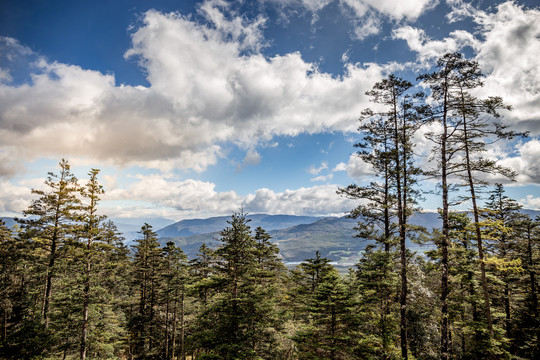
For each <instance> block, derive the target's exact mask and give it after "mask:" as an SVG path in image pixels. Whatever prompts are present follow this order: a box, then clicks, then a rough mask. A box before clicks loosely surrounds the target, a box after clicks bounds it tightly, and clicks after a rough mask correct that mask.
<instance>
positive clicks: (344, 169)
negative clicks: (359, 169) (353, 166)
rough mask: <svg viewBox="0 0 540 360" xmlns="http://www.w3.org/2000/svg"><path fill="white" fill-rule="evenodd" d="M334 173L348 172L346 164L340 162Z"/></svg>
mask: <svg viewBox="0 0 540 360" xmlns="http://www.w3.org/2000/svg"><path fill="white" fill-rule="evenodd" d="M332 171H333V172H338V171H347V164H345V163H344V162H340V163H339V164H337V165H336V167H334V168H333V169H332Z"/></svg>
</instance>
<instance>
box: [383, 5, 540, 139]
mask: <svg viewBox="0 0 540 360" xmlns="http://www.w3.org/2000/svg"><path fill="white" fill-rule="evenodd" d="M448 3H449V5H450V6H451V7H452V9H453V10H452V12H451V13H450V14H449V16H448V19H449V21H450V22H455V21H457V20H459V19H463V18H471V19H472V20H473V21H474V22H475V23H476V24H477V25H478V27H477V29H476V32H475V34H474V35H473V34H471V33H469V32H467V31H463V30H456V31H453V32H451V33H450V34H449V36H448V37H446V38H444V39H442V40H434V39H431V38H430V37H429V36H428V35H427V34H426V33H425V31H424V30H421V29H418V28H414V27H412V26H403V27H400V28H398V29H396V30H394V32H393V37H394V38H395V39H402V40H405V41H406V42H407V45H408V46H409V48H410V49H411V50H413V51H415V52H416V53H417V54H418V59H419V60H420V61H421V62H422V63H424V64H428V62H429V61H431V60H433V59H434V58H437V57H439V56H441V55H443V54H444V53H446V52H453V51H461V50H462V49H463V48H464V47H467V46H469V47H471V48H472V49H473V50H474V52H475V54H476V55H475V60H477V61H478V62H479V64H480V67H481V68H482V70H483V72H484V73H485V74H486V78H485V81H484V87H483V89H482V90H481V91H479V92H478V93H477V95H479V96H484V97H485V96H495V95H496V96H501V97H502V98H503V99H504V101H505V102H506V103H508V104H510V105H512V106H513V108H514V110H513V111H512V112H510V113H508V112H505V113H504V114H503V115H504V120H505V121H506V122H507V123H508V124H509V125H514V126H515V125H517V126H518V128H520V129H521V130H530V131H531V132H532V134H533V135H538V134H540V121H539V120H540V74H539V72H538V71H537V67H538V59H539V58H540V21H539V20H540V10H538V9H526V8H524V7H523V6H521V5H517V4H515V3H514V2H511V1H509V2H506V3H503V4H500V5H498V6H497V7H496V8H495V9H494V10H488V11H483V10H479V9H476V8H474V7H473V6H472V5H470V4H468V3H464V2H462V1H460V0H451V1H448Z"/></svg>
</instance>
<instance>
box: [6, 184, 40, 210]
mask: <svg viewBox="0 0 540 360" xmlns="http://www.w3.org/2000/svg"><path fill="white" fill-rule="evenodd" d="M0 186H1V187H2V191H1V192H0V213H3V214H4V215H3V216H14V215H17V216H20V214H21V212H22V211H23V210H26V209H27V208H28V206H29V205H30V203H31V201H32V198H33V196H32V195H31V193H30V189H29V188H28V187H26V186H21V185H15V184H13V183H11V182H9V181H6V180H0Z"/></svg>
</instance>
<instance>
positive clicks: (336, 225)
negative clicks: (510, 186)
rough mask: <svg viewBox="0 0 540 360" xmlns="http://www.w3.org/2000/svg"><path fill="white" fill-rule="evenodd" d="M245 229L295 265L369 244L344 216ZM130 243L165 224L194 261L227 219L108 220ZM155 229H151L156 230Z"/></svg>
mask: <svg viewBox="0 0 540 360" xmlns="http://www.w3.org/2000/svg"><path fill="white" fill-rule="evenodd" d="M522 212H523V213H525V214H528V215H529V216H530V217H531V218H535V217H536V216H538V215H540V211H536V210H529V209H524V210H522ZM247 218H248V219H249V220H250V221H249V223H248V225H249V226H250V227H251V229H252V230H254V229H255V228H256V227H258V226H261V227H262V228H263V229H265V230H266V231H267V232H268V233H269V234H270V235H271V236H272V241H273V242H274V243H275V244H277V245H278V246H279V248H280V256H281V257H282V259H283V261H285V262H288V263H295V262H300V261H303V260H305V259H306V258H310V257H313V256H314V254H315V252H316V251H320V253H321V255H322V256H325V257H327V258H329V259H330V260H332V261H335V262H337V263H338V264H346V265H352V264H354V263H356V262H357V261H358V259H359V258H360V256H361V253H362V251H363V250H364V248H365V247H366V245H367V244H369V243H370V241H367V240H364V239H360V238H357V237H355V235H356V230H355V229H354V227H355V226H356V225H357V223H358V221H357V220H355V219H351V218H348V217H345V216H344V217H322V216H295V215H268V214H254V215H248V216H247ZM2 219H3V220H4V221H5V222H6V224H7V225H8V227H13V226H14V225H16V222H15V221H14V218H9V217H6V218H2ZM112 220H113V221H114V222H115V223H116V224H117V225H118V224H119V225H118V229H119V230H120V232H122V233H123V234H124V236H125V238H126V242H127V243H128V244H130V243H133V241H134V240H135V239H137V238H138V237H139V234H138V232H137V230H139V229H140V227H141V226H142V225H143V224H144V223H145V222H146V223H150V224H152V225H156V226H159V225H166V226H164V227H163V228H159V230H157V231H156V233H157V234H158V238H159V241H160V243H161V244H162V245H165V244H166V243H167V242H168V241H173V242H174V243H175V244H176V245H178V246H180V247H181V248H182V250H183V251H184V252H185V253H186V255H187V256H188V257H189V258H190V259H191V258H194V257H195V256H196V255H197V253H198V250H199V248H200V246H201V245H202V244H203V243H205V244H207V245H208V246H211V247H217V246H219V245H220V240H219V239H220V232H221V231H222V230H223V229H225V228H226V227H227V225H228V223H227V221H228V220H230V216H217V217H210V218H206V219H186V220H181V221H178V222H175V223H173V224H170V223H171V222H172V220H170V219H164V218H155V219H147V220H145V219H127V220H126V219H114V218H113V219H112ZM410 222H411V224H414V225H419V226H423V227H425V228H427V230H428V231H430V230H431V229H432V228H439V227H440V226H441V220H440V218H439V214H437V213H435V212H423V213H415V214H414V215H413V216H411V219H410ZM156 226H154V229H156ZM433 247H434V245H432V244H426V245H420V244H415V243H412V242H409V243H408V244H407V248H408V249H410V250H412V251H417V252H423V251H426V250H427V249H432V248H433Z"/></svg>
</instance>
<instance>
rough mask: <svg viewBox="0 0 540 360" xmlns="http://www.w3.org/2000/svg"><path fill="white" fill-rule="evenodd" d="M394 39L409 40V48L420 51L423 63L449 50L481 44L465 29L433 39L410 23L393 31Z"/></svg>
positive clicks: (475, 46) (420, 58) (474, 46)
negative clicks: (441, 38) (442, 37)
mask: <svg viewBox="0 0 540 360" xmlns="http://www.w3.org/2000/svg"><path fill="white" fill-rule="evenodd" d="M392 37H393V38H394V39H401V40H405V41H406V42H407V45H408V46H409V48H410V49H411V50H413V51H415V52H416V53H418V59H419V60H420V61H421V62H422V63H424V64H425V63H426V62H427V61H430V60H433V59H435V58H438V57H440V56H442V55H444V54H446V53H448V52H455V51H459V50H461V49H463V48H464V47H466V46H470V47H472V48H473V49H475V48H477V47H478V46H479V43H478V40H476V39H475V37H474V36H473V35H472V34H471V33H469V32H467V31H464V30H456V31H453V32H451V33H450V36H449V37H446V38H444V39H443V40H433V39H431V38H430V37H429V36H427V35H426V33H425V31H424V30H422V29H418V28H415V27H412V26H410V25H407V26H403V27H400V28H398V29H395V30H394V31H393V32H392Z"/></svg>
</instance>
